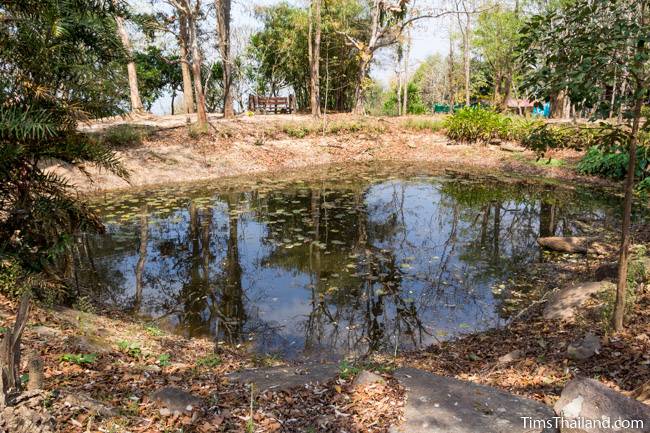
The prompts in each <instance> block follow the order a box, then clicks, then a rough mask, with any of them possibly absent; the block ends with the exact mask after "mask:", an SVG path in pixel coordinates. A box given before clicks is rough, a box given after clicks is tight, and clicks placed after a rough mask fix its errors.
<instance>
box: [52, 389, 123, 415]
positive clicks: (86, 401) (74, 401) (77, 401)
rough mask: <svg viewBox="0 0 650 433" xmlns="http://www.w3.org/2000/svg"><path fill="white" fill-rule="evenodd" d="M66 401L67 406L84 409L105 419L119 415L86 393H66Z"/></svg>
mask: <svg viewBox="0 0 650 433" xmlns="http://www.w3.org/2000/svg"><path fill="white" fill-rule="evenodd" d="M64 401H65V403H66V404H67V405H69V406H75V407H80V408H83V409H85V410H87V411H88V412H90V413H91V414H92V415H101V416H104V417H111V416H116V415H118V412H117V411H116V410H115V409H114V408H113V407H111V406H109V405H107V404H104V403H102V402H101V401H99V400H95V399H94V398H92V397H90V396H89V395H86V394H84V393H79V392H75V393H74V394H73V393H66V394H65V396H64Z"/></svg>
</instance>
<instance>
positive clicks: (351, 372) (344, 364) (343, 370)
mask: <svg viewBox="0 0 650 433" xmlns="http://www.w3.org/2000/svg"><path fill="white" fill-rule="evenodd" d="M360 371H361V367H358V366H356V365H354V364H351V363H350V362H348V361H346V360H343V361H341V363H340V364H339V376H341V379H343V380H348V379H351V378H353V377H354V376H356V375H357V374H359V372H360Z"/></svg>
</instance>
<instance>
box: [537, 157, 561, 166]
mask: <svg viewBox="0 0 650 433" xmlns="http://www.w3.org/2000/svg"><path fill="white" fill-rule="evenodd" d="M534 164H535V165H539V166H541V167H563V166H564V165H566V162H564V161H563V160H561V159H555V158H549V159H546V158H544V159H538V160H537V161H535V163H534Z"/></svg>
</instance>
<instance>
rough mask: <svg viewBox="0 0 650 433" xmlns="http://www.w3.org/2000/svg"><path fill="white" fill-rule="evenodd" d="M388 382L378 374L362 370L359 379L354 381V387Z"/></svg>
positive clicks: (356, 378)
mask: <svg viewBox="0 0 650 433" xmlns="http://www.w3.org/2000/svg"><path fill="white" fill-rule="evenodd" d="M384 382H386V381H385V380H384V378H383V377H381V376H380V375H378V374H375V373H373V372H371V371H367V370H361V372H359V374H357V377H355V378H354V380H353V381H352V385H353V386H368V385H371V384H373V383H384Z"/></svg>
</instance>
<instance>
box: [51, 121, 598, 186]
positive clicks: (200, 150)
mask: <svg viewBox="0 0 650 433" xmlns="http://www.w3.org/2000/svg"><path fill="white" fill-rule="evenodd" d="M191 120H192V119H190V121H191ZM427 122H431V123H438V124H440V122H441V118H440V117H437V118H436V117H423V116H418V117H410V118H408V117H407V118H383V117H355V116H352V115H348V114H345V115H329V116H326V117H325V118H324V119H323V120H321V121H314V120H313V119H312V118H311V117H310V116H305V115H265V116H240V117H237V118H236V119H234V120H224V119H222V118H219V117H218V116H213V117H211V118H210V128H209V132H208V133H207V134H205V135H202V136H199V137H196V136H195V137H194V138H193V134H191V133H190V127H189V126H188V125H190V123H187V117H186V116H185V115H177V116H160V117H152V116H150V117H142V118H137V119H112V120H105V121H102V122H97V123H95V124H93V125H87V126H85V129H87V130H90V131H94V132H99V133H103V132H105V131H107V130H109V129H110V128H112V127H115V126H116V125H122V124H125V123H126V124H129V125H132V126H140V127H146V128H149V131H150V132H148V136H147V137H145V138H144V139H143V141H142V142H141V143H138V144H136V145H131V146H119V147H118V148H117V149H116V150H117V152H118V155H119V157H120V158H121V160H122V161H123V163H124V165H125V166H126V168H127V169H129V171H130V172H131V177H130V179H129V182H128V183H127V182H126V181H124V180H122V179H120V178H118V177H116V176H114V175H111V174H108V173H106V172H99V171H97V170H93V169H92V168H91V169H90V170H89V171H90V172H91V173H92V174H93V182H90V181H89V180H88V178H87V177H86V176H84V175H83V174H82V173H81V172H79V171H78V170H76V169H75V168H72V167H69V166H61V165H56V166H53V167H52V168H51V169H52V170H54V171H55V172H56V173H58V174H61V175H64V176H66V177H68V178H69V179H70V181H71V183H72V184H73V185H75V186H77V187H78V188H79V189H80V190H82V191H85V192H92V191H101V190H110V189H120V188H128V187H134V186H136V187H137V186H145V185H155V184H165V183H173V182H186V181H197V180H205V179H214V178H221V177H227V176H236V175H244V174H252V173H262V172H280V171H287V170H294V169H299V168H306V167H312V166H318V165H325V164H341V163H346V162H370V161H400V162H412V163H414V164H415V163H431V164H436V165H440V166H444V167H445V168H448V169H457V170H464V171H471V170H479V171H482V172H484V171H485V170H493V171H495V172H506V173H509V174H513V173H516V174H519V175H521V176H525V177H530V176H533V177H535V176H542V177H545V178H549V179H557V180H558V181H566V180H568V181H572V182H580V183H600V184H605V183H606V182H604V181H602V180H598V179H595V178H588V177H584V176H580V175H578V174H577V173H576V172H575V171H574V170H573V169H572V167H573V165H574V164H575V163H576V162H577V160H578V159H579V157H580V153H578V152H574V151H561V152H557V153H554V154H551V155H547V156H549V157H551V158H553V159H552V163H551V164H545V163H544V162H545V161H546V160H543V161H536V156H535V154H534V153H533V152H530V151H526V150H524V149H522V148H519V147H518V146H516V145H514V144H512V143H500V144H498V145H494V144H490V145H465V144H460V143H453V142H450V141H449V140H448V139H447V138H446V137H445V136H444V135H443V134H442V133H441V132H432V131H431V130H430V129H423V127H422V126H418V125H421V124H422V123H425V124H426V123H427ZM558 162H559V163H558Z"/></svg>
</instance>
